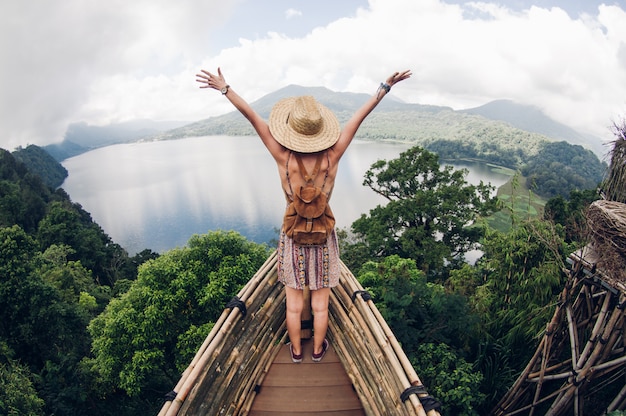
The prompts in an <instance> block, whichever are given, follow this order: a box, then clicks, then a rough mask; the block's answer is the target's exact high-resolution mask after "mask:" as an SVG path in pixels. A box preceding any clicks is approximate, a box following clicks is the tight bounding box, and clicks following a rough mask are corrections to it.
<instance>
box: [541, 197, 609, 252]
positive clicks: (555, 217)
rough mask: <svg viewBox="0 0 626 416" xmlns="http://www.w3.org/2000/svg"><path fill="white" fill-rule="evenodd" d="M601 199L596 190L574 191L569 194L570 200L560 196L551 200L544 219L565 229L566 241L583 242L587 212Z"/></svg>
mask: <svg viewBox="0 0 626 416" xmlns="http://www.w3.org/2000/svg"><path fill="white" fill-rule="evenodd" d="M599 198H600V196H599V195H598V192H597V191H596V190H595V189H588V190H584V191H578V190H573V191H571V192H570V193H569V199H565V198H563V197H562V196H560V195H559V196H556V197H554V198H550V199H549V200H548V202H547V203H546V206H545V209H544V218H545V219H546V220H550V221H553V222H554V223H555V224H559V225H562V226H563V227H564V229H565V239H566V241H568V242H572V241H579V242H582V241H583V240H584V234H585V224H586V218H585V210H586V209H587V208H588V207H589V205H590V204H591V203H592V202H593V201H595V200H597V199H599Z"/></svg>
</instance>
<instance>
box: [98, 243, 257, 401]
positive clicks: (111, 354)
mask: <svg viewBox="0 0 626 416" xmlns="http://www.w3.org/2000/svg"><path fill="white" fill-rule="evenodd" d="M267 256H268V249H267V247H266V246H265V245H258V244H256V243H252V242H249V241H247V240H246V239H245V238H244V237H243V236H241V235H240V234H237V233H235V232H211V233H209V234H207V235H202V236H199V235H196V236H193V237H192V238H191V239H190V240H189V242H188V244H187V247H185V248H181V249H174V250H171V251H168V252H167V253H165V254H163V255H161V256H160V257H158V258H156V259H153V260H149V261H148V262H146V263H144V264H143V265H142V266H141V267H140V269H139V275H138V277H137V280H136V281H135V282H134V283H133V284H132V285H131V287H130V288H129V290H128V291H127V292H125V293H124V294H122V295H121V296H120V297H119V298H114V299H113V300H112V301H111V302H110V303H109V305H108V306H107V308H106V310H105V311H104V312H103V313H102V314H101V315H100V316H98V317H97V318H95V319H94V320H93V321H92V322H91V324H90V325H89V331H90V333H91V335H92V337H93V353H94V359H93V360H92V361H91V362H90V365H91V366H92V368H93V369H94V370H95V371H96V372H97V373H98V374H99V377H100V378H101V381H102V383H103V388H106V390H105V392H112V391H114V389H115V388H121V389H123V390H124V391H126V392H127V393H128V394H129V395H131V396H140V395H141V394H142V393H144V392H146V391H161V392H163V393H165V392H166V391H168V390H169V389H171V386H172V385H173V383H175V382H176V381H177V379H178V377H179V374H180V372H181V371H182V370H183V369H184V367H185V366H186V365H187V363H188V362H189V361H190V360H191V358H192V357H193V353H195V351H196V350H197V348H198V347H199V345H200V343H201V342H202V339H204V337H206V335H207V334H208V330H209V328H210V325H207V323H209V322H211V321H215V320H216V319H217V318H218V317H219V315H220V314H221V312H222V311H223V309H224V306H225V304H226V303H227V302H228V300H229V299H230V298H232V296H234V295H235V294H236V293H237V292H238V290H239V289H240V288H241V287H242V286H243V285H244V284H245V283H246V282H247V281H248V280H249V279H250V278H251V277H252V276H253V275H254V273H255V272H256V271H257V270H258V268H259V267H260V266H261V265H262V263H263V262H264V261H265V259H266V258H267ZM198 328H200V330H199V329H198ZM190 340H194V341H195V342H197V343H198V344H197V345H195V346H193V347H192V346H190V345H189V342H190ZM176 364H178V366H177V365H176ZM146 394H147V393H146Z"/></svg>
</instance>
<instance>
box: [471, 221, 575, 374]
mask: <svg viewBox="0 0 626 416" xmlns="http://www.w3.org/2000/svg"><path fill="white" fill-rule="evenodd" d="M482 248H483V251H484V253H485V254H484V256H483V257H482V258H481V259H480V260H479V262H478V264H477V267H478V273H480V274H481V275H482V280H483V282H484V283H483V284H482V285H481V286H479V287H477V289H476V292H475V293H474V294H473V297H472V299H473V301H472V302H473V305H474V307H475V309H476V310H477V311H478V312H479V313H480V314H481V315H482V317H483V320H484V330H485V337H486V339H494V340H501V341H502V342H503V346H504V347H505V348H507V349H509V350H510V351H513V352H514V356H513V357H512V361H513V362H514V365H523V364H524V363H525V362H526V360H527V359H528V358H529V357H528V354H529V353H532V351H534V342H535V341H534V340H535V337H536V336H537V335H538V334H539V333H540V332H541V331H542V330H543V329H545V324H546V323H547V322H548V321H549V320H550V318H551V317H552V314H553V312H554V307H555V305H556V301H557V298H558V294H559V293H560V292H561V290H562V289H563V284H564V283H565V275H564V274H563V272H562V270H563V269H564V268H565V257H566V255H567V254H569V253H570V252H572V251H573V250H574V247H573V246H571V245H567V244H566V243H565V242H564V238H563V228H562V227H560V226H553V225H551V224H550V223H548V222H546V221H539V220H532V221H526V222H522V223H520V224H518V225H517V226H516V227H515V228H514V229H512V230H511V231H510V232H509V233H501V232H498V231H490V232H488V233H487V235H486V236H485V239H484V241H483V245H482Z"/></svg>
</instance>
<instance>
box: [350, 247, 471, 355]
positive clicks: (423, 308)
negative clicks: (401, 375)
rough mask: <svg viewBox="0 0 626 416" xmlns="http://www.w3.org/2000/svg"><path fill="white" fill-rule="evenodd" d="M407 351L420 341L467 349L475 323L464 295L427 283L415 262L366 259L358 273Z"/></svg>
mask: <svg viewBox="0 0 626 416" xmlns="http://www.w3.org/2000/svg"><path fill="white" fill-rule="evenodd" d="M358 280H359V281H360V282H361V284H362V285H363V287H365V288H367V290H368V291H369V292H370V294H371V295H372V297H373V298H374V302H375V303H376V306H377V308H378V309H379V310H380V312H381V314H382V315H383V317H384V318H385V321H386V322H387V323H388V324H389V326H390V327H391V329H392V330H393V332H394V334H395V336H396V337H397V338H398V340H399V341H400V343H401V344H402V346H403V348H404V349H405V351H406V352H407V354H409V355H410V354H412V353H415V351H416V350H417V348H418V346H419V345H421V344H423V343H429V342H434V343H446V344H449V345H451V346H453V348H455V349H458V350H465V349H467V347H468V345H469V344H470V338H471V336H472V334H473V333H474V332H476V331H475V326H476V324H477V323H478V321H477V319H476V317H475V316H474V315H473V314H472V313H471V311H470V309H469V304H468V301H467V299H466V298H464V297H462V296H459V295H458V294H456V293H447V292H446V291H445V290H444V287H443V286H442V285H440V284H436V283H429V282H427V281H426V277H425V275H424V273H423V272H422V271H421V270H418V269H417V267H416V265H415V261H414V260H412V259H402V258H400V257H399V256H397V255H392V256H389V257H386V258H384V259H382V260H381V261H380V262H379V263H376V262H371V261H370V262H368V263H366V264H365V265H363V267H362V269H361V270H360V272H359V274H358Z"/></svg>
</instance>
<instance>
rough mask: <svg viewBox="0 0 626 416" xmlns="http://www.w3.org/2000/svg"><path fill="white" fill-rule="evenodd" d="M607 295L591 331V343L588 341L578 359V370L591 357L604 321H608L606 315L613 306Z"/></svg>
mask: <svg viewBox="0 0 626 416" xmlns="http://www.w3.org/2000/svg"><path fill="white" fill-rule="evenodd" d="M605 294H606V295H605V296H604V301H603V302H602V308H601V310H600V313H599V314H598V317H597V318H596V322H595V324H594V326H593V329H592V331H591V337H590V338H589V341H587V344H586V345H585V348H584V349H583V352H582V353H581V354H580V357H579V358H578V363H577V364H576V366H577V367H578V368H580V367H581V366H582V363H583V362H584V361H585V360H586V359H587V357H588V356H589V353H590V352H591V349H592V348H593V345H594V344H595V343H596V342H597V340H598V333H599V332H600V329H601V328H602V326H603V324H604V320H605V319H606V315H607V313H608V311H609V305H610V304H611V296H610V295H609V294H608V293H607V292H605Z"/></svg>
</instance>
